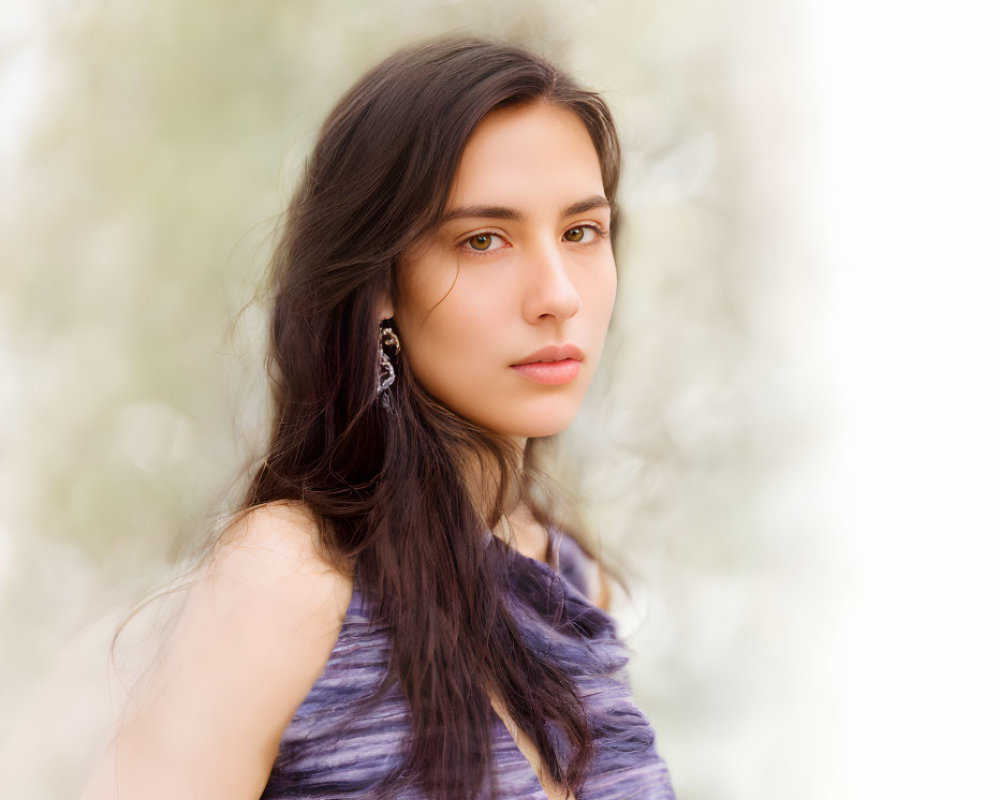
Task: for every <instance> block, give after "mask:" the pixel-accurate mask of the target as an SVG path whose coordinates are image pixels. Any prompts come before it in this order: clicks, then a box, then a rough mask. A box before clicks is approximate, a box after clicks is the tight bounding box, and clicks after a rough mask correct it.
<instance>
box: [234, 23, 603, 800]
mask: <svg viewBox="0 0 1000 800" xmlns="http://www.w3.org/2000/svg"><path fill="white" fill-rule="evenodd" d="M534 102H546V103H552V104H557V105H558V106H561V107H563V108H566V109H569V110H570V111H572V112H573V113H574V114H576V115H577V116H578V117H579V118H580V120H581V121H582V122H583V124H584V125H585V126H586V128H587V130H588V131H589V133H590V137H591V139H592V140H593V143H594V147H595V149H596V152H597V155H598V158H599V160H600V166H601V171H602V176H603V183H604V190H605V192H606V195H607V197H608V199H609V200H611V201H612V205H613V200H614V197H615V191H616V187H617V184H618V177H619V162H620V150H619V143H618V138H617V134H616V132H615V128H614V123H613V122H612V119H611V115H610V112H609V110H608V108H607V106H606V104H605V103H604V101H603V100H602V99H601V98H600V97H599V96H598V95H597V94H595V93H593V92H590V91H587V90H584V89H582V88H581V87H580V86H578V85H577V84H576V83H575V82H574V81H573V80H572V79H571V78H570V77H569V76H567V75H566V74H565V73H564V72H562V71H560V70H558V69H556V68H555V67H553V66H552V65H551V64H549V63H548V62H547V61H545V60H543V59H541V58H539V57H538V56H536V55H534V54H531V53H529V52H526V51H525V50H522V49H520V48H518V47H514V46H511V45H508V44H502V43H496V42H487V41H481V40H457V41H456V40H447V41H438V42H434V43H431V44H426V45H422V46H418V47H413V48H409V49H406V50H403V51H401V52H398V53H396V54H395V55H393V56H391V57H390V58H388V59H386V60H385V61H383V62H382V63H380V64H379V65H378V66H376V67H375V68H374V69H373V70H372V71H371V72H369V73H368V74H367V75H365V76H364V77H363V78H362V79H361V80H360V81H359V82H358V83H357V84H356V85H355V86H354V87H353V88H352V89H351V90H350V91H349V92H348V93H347V94H346V96H345V97H344V98H343V99H342V100H341V101H340V103H339V104H338V105H337V106H336V107H335V108H334V109H333V111H332V112H331V114H330V115H329V117H328V118H327V120H326V121H325V123H324V124H323V126H322V130H321V132H320V134H319V139H318V141H317V143H316V146H315V149H314V150H313V152H312V155H311V156H310V157H309V159H308V161H307V163H306V166H305V172H304V175H303V176H302V180H301V183H300V185H299V187H298V189H297V191H296V193H295V195H294V197H293V199H292V201H291V204H290V207H289V209H288V212H287V217H286V219H285V224H284V228H283V232H282V235H281V238H280V240H279V244H278V247H277V250H276V253H275V256H274V260H273V263H272V265H271V276H270V278H271V293H272V296H273V304H274V305H273V317H272V322H271V330H270V337H271V338H270V344H269V347H270V350H269V371H270V377H271V381H272V391H273V414H274V416H273V428H272V430H271V432H270V439H269V443H268V445H267V449H266V456H265V458H264V459H263V461H262V462H261V464H260V465H259V467H257V468H256V469H255V472H254V474H253V477H252V481H251V484H250V486H249V489H248V491H247V493H246V496H245V498H244V501H243V504H242V506H241V508H242V509H249V508H251V507H253V506H256V505H258V504H262V503H267V502H270V501H276V500H292V501H297V502H301V503H303V504H304V505H305V506H306V507H308V509H309V510H310V511H311V512H312V513H313V515H314V517H315V519H316V520H317V523H318V524H319V527H320V532H321V538H322V542H323V546H324V547H325V548H326V553H327V555H328V557H329V558H330V560H331V562H334V563H336V562H338V561H339V560H340V559H341V558H343V557H344V556H346V557H347V558H349V559H351V560H352V561H353V565H354V575H355V580H356V581H358V582H359V585H360V586H361V587H363V588H364V590H365V591H366V592H367V593H370V595H371V597H372V598H373V599H374V601H375V613H376V617H377V621H378V622H379V623H381V624H384V625H385V626H386V627H387V630H388V631H389V633H390V636H391V640H392V655H391V663H390V664H389V665H388V666H389V680H391V681H396V680H398V681H399V682H400V684H401V685H402V688H403V690H404V691H405V694H406V697H407V699H408V702H409V706H410V709H411V732H410V740H409V748H408V757H407V758H408V760H407V763H406V769H405V772H407V773H408V774H409V775H412V776H415V778H416V780H417V781H418V782H419V783H420V785H421V786H422V787H423V788H424V790H425V791H426V793H427V794H428V796H430V797H431V798H435V800H458V799H459V798H468V797H472V796H476V795H477V792H478V791H480V789H481V787H482V784H483V781H484V778H486V777H487V770H488V765H489V763H490V759H489V758H488V757H484V754H486V755H487V756H488V754H489V753H490V742H491V736H492V734H491V719H492V717H491V703H490V694H491V693H492V694H493V695H494V696H495V697H496V698H497V699H498V700H499V702H501V703H502V704H503V705H504V707H505V708H506V709H507V710H508V711H509V713H510V715H511V717H512V718H513V720H514V722H515V723H516V724H517V726H518V727H519V728H520V729H521V730H523V731H524V732H525V733H526V734H527V735H528V736H530V737H531V739H532V740H533V741H534V742H535V744H536V745H537V747H538V750H539V753H540V754H541V757H542V759H543V760H544V762H545V765H546V767H547V768H548V770H549V772H550V773H551V775H552V776H553V778H555V779H556V780H557V781H559V782H560V783H561V784H562V785H564V786H566V787H567V788H569V789H570V790H576V789H578V788H579V786H580V785H581V782H582V779H583V776H584V774H585V771H586V768H587V765H588V763H589V760H590V758H591V757H592V750H593V744H592V731H591V727H590V725H589V723H588V719H587V715H586V712H585V709H584V706H583V704H582V702H581V701H580V698H579V697H578V696H577V693H576V691H575V689H574V685H573V682H572V680H571V679H570V677H569V676H568V675H567V674H566V673H565V671H564V670H563V668H562V667H561V666H560V664H559V663H556V662H554V661H552V660H548V659H547V658H546V656H545V654H543V653H537V652H533V651H530V650H529V649H528V648H527V647H526V645H525V643H524V642H523V641H522V639H521V637H520V635H519V633H518V627H517V625H516V624H515V620H514V618H513V616H512V614H511V611H510V610H509V608H508V606H507V603H506V601H505V599H504V588H503V587H504V585H505V584H504V582H505V580H506V578H505V575H506V574H507V573H506V572H505V569H507V566H508V565H507V563H506V562H505V560H504V551H503V549H502V548H501V549H498V548H493V547H486V546H484V542H485V541H486V540H488V539H489V538H490V537H488V536H486V535H485V534H486V531H487V530H489V529H492V528H494V527H496V526H497V525H498V523H499V522H500V520H501V518H502V516H503V515H504V514H505V513H506V512H508V511H509V510H510V509H511V508H512V504H513V503H516V502H522V501H523V502H527V503H528V506H529V508H531V510H532V512H533V513H534V514H535V516H536V518H538V519H539V520H540V521H543V522H545V523H546V524H553V522H554V519H553V515H552V513H551V512H550V511H549V510H547V507H546V504H545V503H544V502H542V501H541V500H539V493H538V492H537V491H535V488H537V486H538V485H539V475H538V472H537V470H536V469H535V468H534V467H533V460H534V459H533V458H532V456H531V451H532V442H529V448H528V454H527V457H526V459H525V464H523V465H522V464H521V463H520V454H518V453H516V452H515V451H514V448H513V446H512V444H511V443H510V442H509V441H507V440H504V439H503V438H502V437H499V436H498V435H496V434H493V433H492V432H490V431H488V430H484V429H482V428H481V427H479V426H477V425H475V424H473V423H471V422H470V421H468V420H466V419H463V418H462V417H460V416H458V415H457V414H455V413H454V412H453V411H451V410H450V409H448V408H447V407H445V406H444V405H442V404H441V403H439V402H438V401H436V400H435V399H434V398H432V397H431V396H430V395H429V394H428V393H427V392H426V391H425V390H424V389H423V388H422V387H421V386H420V384H419V383H418V382H417V381H416V380H415V378H414V376H413V374H412V372H411V371H410V370H409V369H408V367H407V361H406V343H405V341H404V342H403V348H402V353H401V354H400V357H399V359H398V363H397V364H396V372H397V378H396V382H395V384H394V385H393V386H392V387H391V389H390V390H389V394H390V397H391V403H390V405H389V407H386V406H385V405H384V404H383V403H382V402H379V400H378V399H377V398H376V389H377V383H378V368H377V364H378V358H379V340H378V327H379V320H378V318H377V313H376V312H377V301H378V298H379V297H384V296H386V294H385V293H388V295H387V296H388V297H390V298H393V299H395V298H396V297H397V296H398V294H397V293H398V283H397V265H398V262H399V257H400V254H401V253H402V252H403V251H404V250H405V249H406V248H407V247H408V246H410V245H411V244H413V243H414V242H416V241H417V240H418V239H420V238H421V237H422V236H423V235H425V234H427V233H428V232H429V231H431V230H432V229H434V228H435V226H436V225H437V224H438V223H439V220H440V218H441V216H442V213H443V211H444V210H445V203H446V201H447V198H448V194H449V190H450V187H451V184H452V180H453V177H454V175H455V172H456V170H457V167H458V163H459V159H460V157H461V155H462V151H463V148H464V146H465V143H466V142H467V141H468V139H469V136H470V135H471V134H472V132H473V130H474V129H475V128H476V126H477V125H478V124H479V123H480V122H481V121H482V120H483V118H484V117H485V116H486V115H487V114H489V113H490V112H491V111H493V110H495V109H497V108H501V107H505V106H512V105H516V104H527V103H534ZM470 458H472V459H473V461H472V462H470V461H469V459H470ZM470 463H473V464H478V467H479V468H480V470H481V473H482V474H486V475H488V476H490V477H491V478H492V481H491V483H490V484H489V485H490V491H489V497H487V498H486V499H485V501H484V500H483V498H481V497H474V496H473V493H472V492H471V491H470V489H469V486H468V485H467V483H466V477H467V468H468V466H469V464H470ZM508 555H509V554H508ZM553 726H554V727H553ZM554 737H556V738H554ZM556 739H558V740H559V741H558V742H557V740H556ZM564 743H565V744H568V745H569V746H568V747H565V746H564Z"/></svg>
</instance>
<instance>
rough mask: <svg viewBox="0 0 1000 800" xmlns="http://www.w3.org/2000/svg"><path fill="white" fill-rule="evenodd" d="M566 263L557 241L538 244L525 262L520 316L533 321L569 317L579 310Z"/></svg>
mask: <svg viewBox="0 0 1000 800" xmlns="http://www.w3.org/2000/svg"><path fill="white" fill-rule="evenodd" d="M568 268H569V264H568V263H567V260H566V257H565V255H564V254H563V253H562V252H560V248H559V246H558V245H557V244H552V245H547V246H539V247H538V248H537V249H535V250H534V252H532V253H530V254H529V256H528V258H527V263H526V264H525V271H526V273H527V274H526V276H525V278H524V286H525V291H524V300H523V306H524V317H525V319H527V320H528V322H531V323H535V322H539V321H541V320H544V319H555V320H557V321H561V320H564V319H569V318H570V317H572V316H573V315H574V314H576V312H577V311H579V310H580V293H579V292H578V291H577V288H576V285H575V284H574V283H573V279H572V275H571V274H570V272H569V269H568Z"/></svg>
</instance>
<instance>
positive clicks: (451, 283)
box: [393, 103, 617, 438]
mask: <svg viewBox="0 0 1000 800" xmlns="http://www.w3.org/2000/svg"><path fill="white" fill-rule="evenodd" d="M610 217H611V213H610V208H609V206H608V202H607V199H606V198H605V196H604V189H603V184H602V179H601V169H600V164H599V162H598V158H597V152H596V151H595V149H594V145H593V143H592V142H591V139H590V136H589V134H588V133H587V129H586V128H585V127H584V125H583V123H582V122H581V121H580V119H579V118H578V117H577V116H576V115H575V114H573V113H572V112H571V111H568V110H567V109H565V108H562V107H560V106H556V105H551V104H546V103H533V104H529V105H522V106H515V107H511V108H504V109H498V110H496V111H493V112H491V113H490V114H489V115H488V116H487V117H486V118H485V119H484V120H483V121H482V122H481V123H480V124H479V126H478V127H477V128H476V130H475V131H474V132H473V134H472V136H471V137H470V139H469V141H468V144H467V145H466V147H465V150H464V152H463V153H462V158H461V161H460V162H459V167H458V172H457V173H456V175H455V181H454V184H453V185H452V187H451V193H450V196H449V200H448V205H447V209H446V213H445V215H444V221H443V223H442V224H441V225H440V226H439V227H438V228H437V229H436V230H435V231H433V232H432V233H431V234H430V235H428V236H427V237H425V238H424V239H423V240H422V241H421V242H419V243H418V244H417V245H415V246H414V247H413V248H411V249H410V250H409V251H407V252H406V253H404V254H403V257H402V258H401V260H400V265H399V300H398V302H397V304H396V307H395V308H394V309H393V312H394V313H393V315H394V317H395V320H396V325H397V327H398V329H399V335H400V339H401V341H402V346H403V358H405V359H406V360H407V363H408V364H409V366H410V368H411V369H412V370H413V372H414V374H415V376H416V378H417V380H419V381H420V383H421V385H422V386H423V387H424V388H425V389H426V390H427V391H428V392H429V393H430V394H431V395H433V396H434V397H435V398H437V399H438V400H439V401H440V402H442V403H443V404H444V405H446V406H448V407H449V408H450V409H452V410H453V411H455V412H456V413H458V414H459V415H461V416H463V417H465V418H467V419H469V420H471V421H473V422H475V423H478V424H479V425H481V426H483V427H485V428H487V429H489V430H492V431H494V432H496V433H499V434H502V435H506V436H511V437H518V438H520V437H533V436H548V435H551V434H554V433H557V432H559V431H561V430H563V429H564V428H566V427H567V426H568V425H569V423H570V421H571V420H572V419H573V416H574V415H575V414H576V412H577V410H578V409H579V407H580V403H581V401H582V400H583V396H584V394H585V393H586V391H587V387H588V386H589V385H590V381H591V379H592V378H593V376H594V370H595V369H596V368H597V363H598V360H599V359H600V355H601V349H602V348H603V345H604V337H605V333H606V332H607V327H608V322H609V321H610V319H611V308H612V306H613V304H614V299H615V290H616V286H617V275H616V270H615V261H614V256H613V254H612V252H611V241H610V238H609V236H608V234H609V229H610V222H611V220H610Z"/></svg>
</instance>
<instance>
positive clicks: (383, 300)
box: [375, 292, 395, 322]
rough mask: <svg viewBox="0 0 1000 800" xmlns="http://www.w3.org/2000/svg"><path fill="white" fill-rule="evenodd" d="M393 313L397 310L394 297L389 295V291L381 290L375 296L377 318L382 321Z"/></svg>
mask: <svg viewBox="0 0 1000 800" xmlns="http://www.w3.org/2000/svg"><path fill="white" fill-rule="evenodd" d="M393 313H395V312H394V309H393V307H392V299H391V298H390V297H389V293H388V292H379V294H378V297H376V298H375V315H376V319H378V321H379V322H381V321H382V320H384V319H389V318H390V317H391V316H392V315H393Z"/></svg>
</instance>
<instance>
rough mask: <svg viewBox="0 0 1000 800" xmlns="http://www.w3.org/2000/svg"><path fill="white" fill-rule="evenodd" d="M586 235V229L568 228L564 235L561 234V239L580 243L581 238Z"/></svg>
mask: <svg viewBox="0 0 1000 800" xmlns="http://www.w3.org/2000/svg"><path fill="white" fill-rule="evenodd" d="M586 235H587V230H586V228H570V229H569V230H568V231H566V233H564V234H563V238H564V239H566V241H568V242H582V241H583V237H584V236H586Z"/></svg>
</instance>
